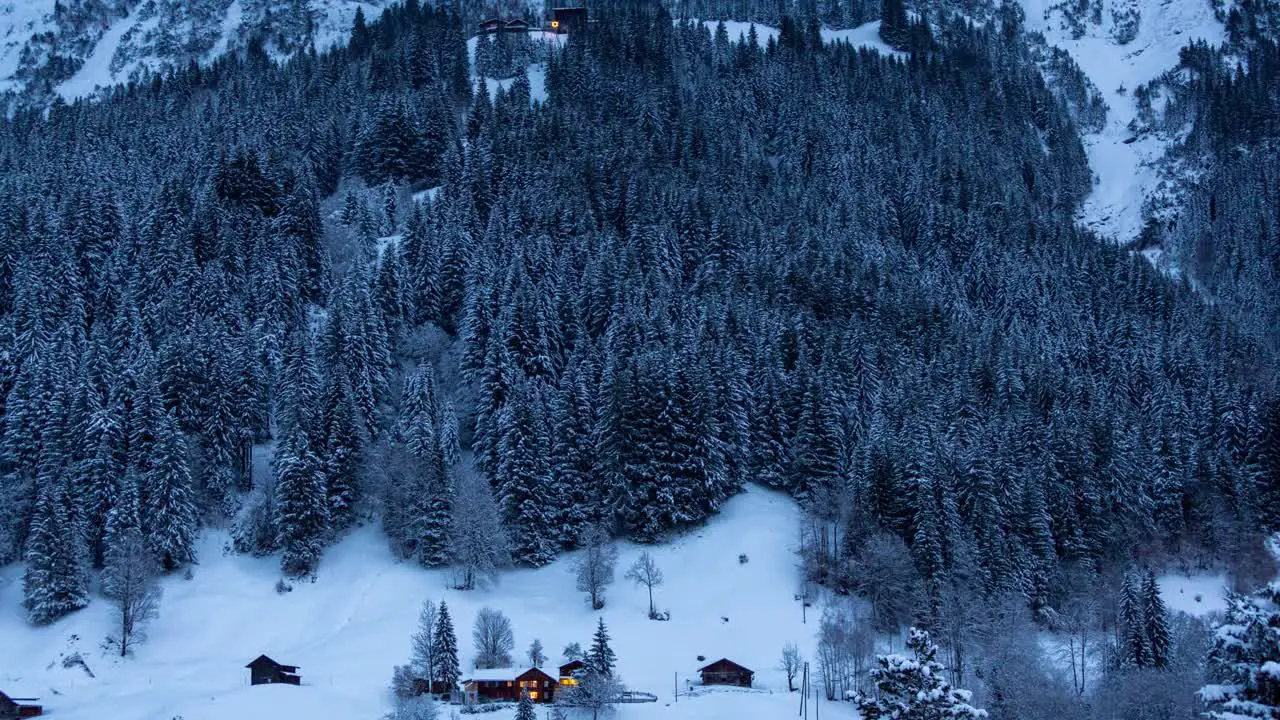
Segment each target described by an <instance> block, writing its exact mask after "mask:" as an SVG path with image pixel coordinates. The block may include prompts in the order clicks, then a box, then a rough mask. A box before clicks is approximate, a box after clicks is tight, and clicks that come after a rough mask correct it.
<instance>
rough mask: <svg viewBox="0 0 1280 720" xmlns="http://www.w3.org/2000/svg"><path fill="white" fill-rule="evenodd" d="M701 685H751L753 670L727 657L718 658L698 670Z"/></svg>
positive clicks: (753, 675)
mask: <svg viewBox="0 0 1280 720" xmlns="http://www.w3.org/2000/svg"><path fill="white" fill-rule="evenodd" d="M698 673H699V674H700V675H701V676H702V684H703V685H737V686H738V687H751V681H752V679H753V678H754V677H755V672H753V671H752V670H749V669H747V668H745V667H743V666H741V665H739V664H738V663H736V662H734V661H732V660H730V659H728V658H720V659H719V660H717V661H715V662H713V663H711V664H710V665H707V666H705V667H703V668H701V669H699V670H698Z"/></svg>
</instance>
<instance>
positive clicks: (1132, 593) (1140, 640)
mask: <svg viewBox="0 0 1280 720" xmlns="http://www.w3.org/2000/svg"><path fill="white" fill-rule="evenodd" d="M1120 624H1121V628H1120V647H1118V648H1116V660H1117V662H1119V663H1120V664H1121V665H1122V666H1128V667H1135V668H1144V667H1148V666H1149V665H1151V648H1150V646H1149V645H1148V642H1147V623H1146V618H1145V616H1144V613H1143V602H1142V592H1141V589H1140V587H1139V582H1138V581H1137V580H1136V579H1135V578H1134V573H1132V572H1126V573H1125V575H1124V581H1123V582H1122V583H1121V585H1120Z"/></svg>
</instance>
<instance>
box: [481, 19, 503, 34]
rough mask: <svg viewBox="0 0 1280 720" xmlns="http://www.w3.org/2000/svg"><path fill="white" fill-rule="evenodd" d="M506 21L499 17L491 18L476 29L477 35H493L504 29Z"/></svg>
mask: <svg viewBox="0 0 1280 720" xmlns="http://www.w3.org/2000/svg"><path fill="white" fill-rule="evenodd" d="M503 25H504V23H503V22H502V21H501V20H499V19H498V18H489V19H488V20H485V21H483V22H481V23H480V28H479V29H478V30H477V31H476V34H477V35H493V34H494V33H496V32H499V31H500V30H502V26H503Z"/></svg>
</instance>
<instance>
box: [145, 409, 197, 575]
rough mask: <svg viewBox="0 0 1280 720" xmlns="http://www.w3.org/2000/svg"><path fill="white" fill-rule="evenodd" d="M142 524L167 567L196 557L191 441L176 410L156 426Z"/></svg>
mask: <svg viewBox="0 0 1280 720" xmlns="http://www.w3.org/2000/svg"><path fill="white" fill-rule="evenodd" d="M141 492H142V497H143V498H144V504H143V506H142V527H143V531H144V534H145V535H146V538H147V547H149V548H150V549H151V553H152V555H153V556H154V557H155V559H156V561H157V562H158V563H159V564H160V567H161V568H162V569H163V570H166V571H169V570H173V569H175V568H177V567H179V566H181V565H185V564H186V563H189V562H193V561H194V560H195V541H196V533H197V530H198V528H199V525H198V520H197V517H196V506H195V501H194V492H193V490H192V487H191V471H190V469H189V467H188V465H187V444H186V439H185V438H184V437H183V435H182V432H181V431H180V430H179V429H178V423H177V420H176V419H175V418H174V416H173V413H172V412H166V413H164V414H163V415H162V416H161V418H160V425H159V427H158V428H157V430H156V444H155V452H154V461H153V462H152V463H151V469H150V470H149V471H148V472H147V473H146V475H145V476H144V477H143V478H142V487H141Z"/></svg>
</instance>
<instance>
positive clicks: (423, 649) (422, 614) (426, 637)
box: [409, 600, 440, 682]
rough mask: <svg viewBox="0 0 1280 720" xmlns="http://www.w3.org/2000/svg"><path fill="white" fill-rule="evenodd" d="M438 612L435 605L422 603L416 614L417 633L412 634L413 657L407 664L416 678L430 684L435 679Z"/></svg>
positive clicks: (426, 601)
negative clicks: (425, 680) (423, 679)
mask: <svg viewBox="0 0 1280 720" xmlns="http://www.w3.org/2000/svg"><path fill="white" fill-rule="evenodd" d="M439 615H440V612H439V611H438V610H437V609H436V604H435V603H433V602H431V601H430V600H424V601H423V602H422V610H420V611H419V612H418V632H416V633H414V634H413V656H412V658H410V660H409V664H410V665H411V666H412V667H413V670H414V672H416V673H418V677H422V678H426V679H427V681H428V682H430V681H431V680H432V679H433V678H435V676H436V675H435V655H436V652H435V635H436V621H437V619H438V618H439Z"/></svg>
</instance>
